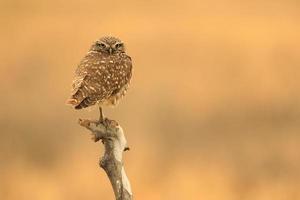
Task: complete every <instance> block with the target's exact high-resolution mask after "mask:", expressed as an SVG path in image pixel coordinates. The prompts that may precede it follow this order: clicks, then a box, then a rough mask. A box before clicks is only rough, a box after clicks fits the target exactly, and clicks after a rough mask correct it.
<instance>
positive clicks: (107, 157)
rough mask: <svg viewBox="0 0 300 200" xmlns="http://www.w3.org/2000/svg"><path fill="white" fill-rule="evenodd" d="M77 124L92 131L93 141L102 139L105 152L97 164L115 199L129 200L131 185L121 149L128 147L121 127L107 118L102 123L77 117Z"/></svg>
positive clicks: (130, 197)
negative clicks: (102, 170) (103, 172)
mask: <svg viewBox="0 0 300 200" xmlns="http://www.w3.org/2000/svg"><path fill="white" fill-rule="evenodd" d="M79 124H80V125H81V126H83V127H85V128H87V129H89V130H90V131H91V132H92V136H93V137H92V139H93V140H94V141H95V142H97V141H99V140H102V142H103V144H104V147H105V152H104V155H103V157H102V158H101V160H100V163H99V164H100V167H101V168H103V169H104V171H105V172H106V174H107V176H108V178H109V180H110V183H111V185H112V187H113V190H114V194H115V197H116V200H131V199H132V192H131V186H130V183H129V180H128V178H127V175H126V173H125V170H124V166H123V151H126V150H129V148H128V147H127V141H126V138H125V135H124V132H123V129H122V127H121V126H120V125H119V124H118V123H117V122H116V121H114V120H110V119H107V118H106V119H105V120H104V121H103V122H102V123H100V122H99V121H91V120H87V119H79Z"/></svg>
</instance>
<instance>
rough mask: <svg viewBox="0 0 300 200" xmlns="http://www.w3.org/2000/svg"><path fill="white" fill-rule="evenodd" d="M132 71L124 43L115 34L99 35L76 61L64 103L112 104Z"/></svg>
mask: <svg viewBox="0 0 300 200" xmlns="http://www.w3.org/2000/svg"><path fill="white" fill-rule="evenodd" d="M131 75H132V63H131V58H130V57H129V56H128V55H126V53H125V46H124V43H123V42H122V41H121V40H120V39H118V38H115V37H102V38H100V39H99V40H97V41H96V42H94V43H93V44H92V46H91V48H90V50H89V52H88V53H87V54H86V56H85V57H84V58H83V59H82V61H81V62H80V64H79V65H78V67H77V69H76V72H75V78H74V81H73V84H72V94H71V98H70V99H68V100H67V104H70V105H72V106H74V108H75V109H82V108H86V107H89V106H92V105H95V104H98V105H99V109H100V120H103V115H102V109H101V106H102V105H113V106H114V105H116V104H117V103H118V101H119V100H120V99H121V97H122V96H124V95H125V93H126V90H127V89H128V86H129V82H130V79H131Z"/></svg>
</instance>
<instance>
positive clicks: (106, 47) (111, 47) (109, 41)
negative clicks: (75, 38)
mask: <svg viewBox="0 0 300 200" xmlns="http://www.w3.org/2000/svg"><path fill="white" fill-rule="evenodd" d="M91 50H93V51H99V52H102V53H107V54H114V53H120V52H125V46H124V43H123V42H122V41H121V40H120V39H118V38H116V37H111V36H108V37H102V38H100V39H99V40H97V41H96V42H95V43H94V44H93V45H92V47H91Z"/></svg>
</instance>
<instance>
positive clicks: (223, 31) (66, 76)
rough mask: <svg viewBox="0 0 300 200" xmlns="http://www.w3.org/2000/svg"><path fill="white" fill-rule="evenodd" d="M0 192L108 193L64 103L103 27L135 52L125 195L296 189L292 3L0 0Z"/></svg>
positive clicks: (185, 198)
mask: <svg viewBox="0 0 300 200" xmlns="http://www.w3.org/2000/svg"><path fill="white" fill-rule="evenodd" d="M0 5H1V6H0V30H1V31H0V62H1V65H0V85H1V86H0V97H1V98H0V103H1V104H0V105H1V106H0V113H1V115H0V125H1V133H0V134H1V135H0V199H1V200H19V199H26V200H27V199H28V200H29V199H30V200H41V199H43V200H53V199H55V200H64V199H73V200H85V199H113V193H112V189H111V186H110V184H109V182H108V179H107V177H106V175H105V174H104V172H103V171H102V170H100V169H99V167H98V159H99V155H101V154H102V151H103V149H102V148H103V147H102V145H101V143H99V144H98V143H96V144H95V143H93V142H92V141H91V140H90V136H89V133H88V131H87V130H85V129H83V128H82V127H80V126H78V125H77V119H78V118H79V117H81V118H84V117H87V118H96V117H97V116H98V113H97V110H92V111H90V112H89V111H75V110H72V109H71V108H69V107H66V106H65V105H64V102H65V100H66V98H67V97H68V96H69V93H70V85H71V81H72V77H73V73H74V70H75V67H76V65H77V64H78V63H79V61H80V59H81V58H82V57H83V55H84V54H85V53H86V52H87V50H88V49H89V46H90V44H91V42H92V41H94V40H95V39H97V38H98V37H100V36H103V35H107V34H111V35H115V36H119V37H120V38H121V39H123V40H124V41H125V42H126V43H127V49H128V53H129V54H130V55H131V56H132V58H133V61H134V77H133V81H132V84H131V88H130V90H129V92H128V93H127V95H126V97H125V99H124V100H123V101H122V102H121V103H120V105H119V106H118V107H117V108H116V109H110V108H105V110H104V111H105V114H106V115H107V116H108V117H110V118H114V119H116V120H118V121H119V122H120V123H121V125H122V127H123V128H124V129H125V132H126V135H127V139H128V141H129V145H130V147H131V151H129V152H127V153H125V167H126V171H127V174H128V176H129V178H130V181H131V184H132V188H133V192H134V196H135V199H143V200H154V199H155V200H165V199H172V200H198V199H205V200H269V199H272V200H297V199H300V154H299V146H300V136H299V131H300V120H299V119H300V104H299V100H300V98H299V97H300V94H299V91H300V37H299V36H300V3H299V1H296V0H280V1H279V0H273V1H258V0H253V1H237V0H228V1H225V0H216V1H189V0H187V1H179V0H175V1H158V0H153V1H138V0H135V1H96V0H93V1H83V0H77V1H56V0H54V1H50V0H48V1H33V0H29V1H21V0H5V1H3V0H2V1H1V2H0Z"/></svg>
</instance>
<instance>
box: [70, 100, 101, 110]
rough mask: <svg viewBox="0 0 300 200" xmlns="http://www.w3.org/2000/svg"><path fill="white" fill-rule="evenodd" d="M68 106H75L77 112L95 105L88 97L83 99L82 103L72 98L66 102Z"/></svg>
mask: <svg viewBox="0 0 300 200" xmlns="http://www.w3.org/2000/svg"><path fill="white" fill-rule="evenodd" d="M66 104H67V105H70V106H73V107H74V108H75V109H76V110H79V109H82V108H87V107H89V106H91V105H94V104H95V103H94V102H92V101H91V100H90V99H89V98H88V97H87V98H85V99H83V100H82V101H80V102H79V101H78V100H77V99H74V98H70V99H68V100H67V101H66Z"/></svg>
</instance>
